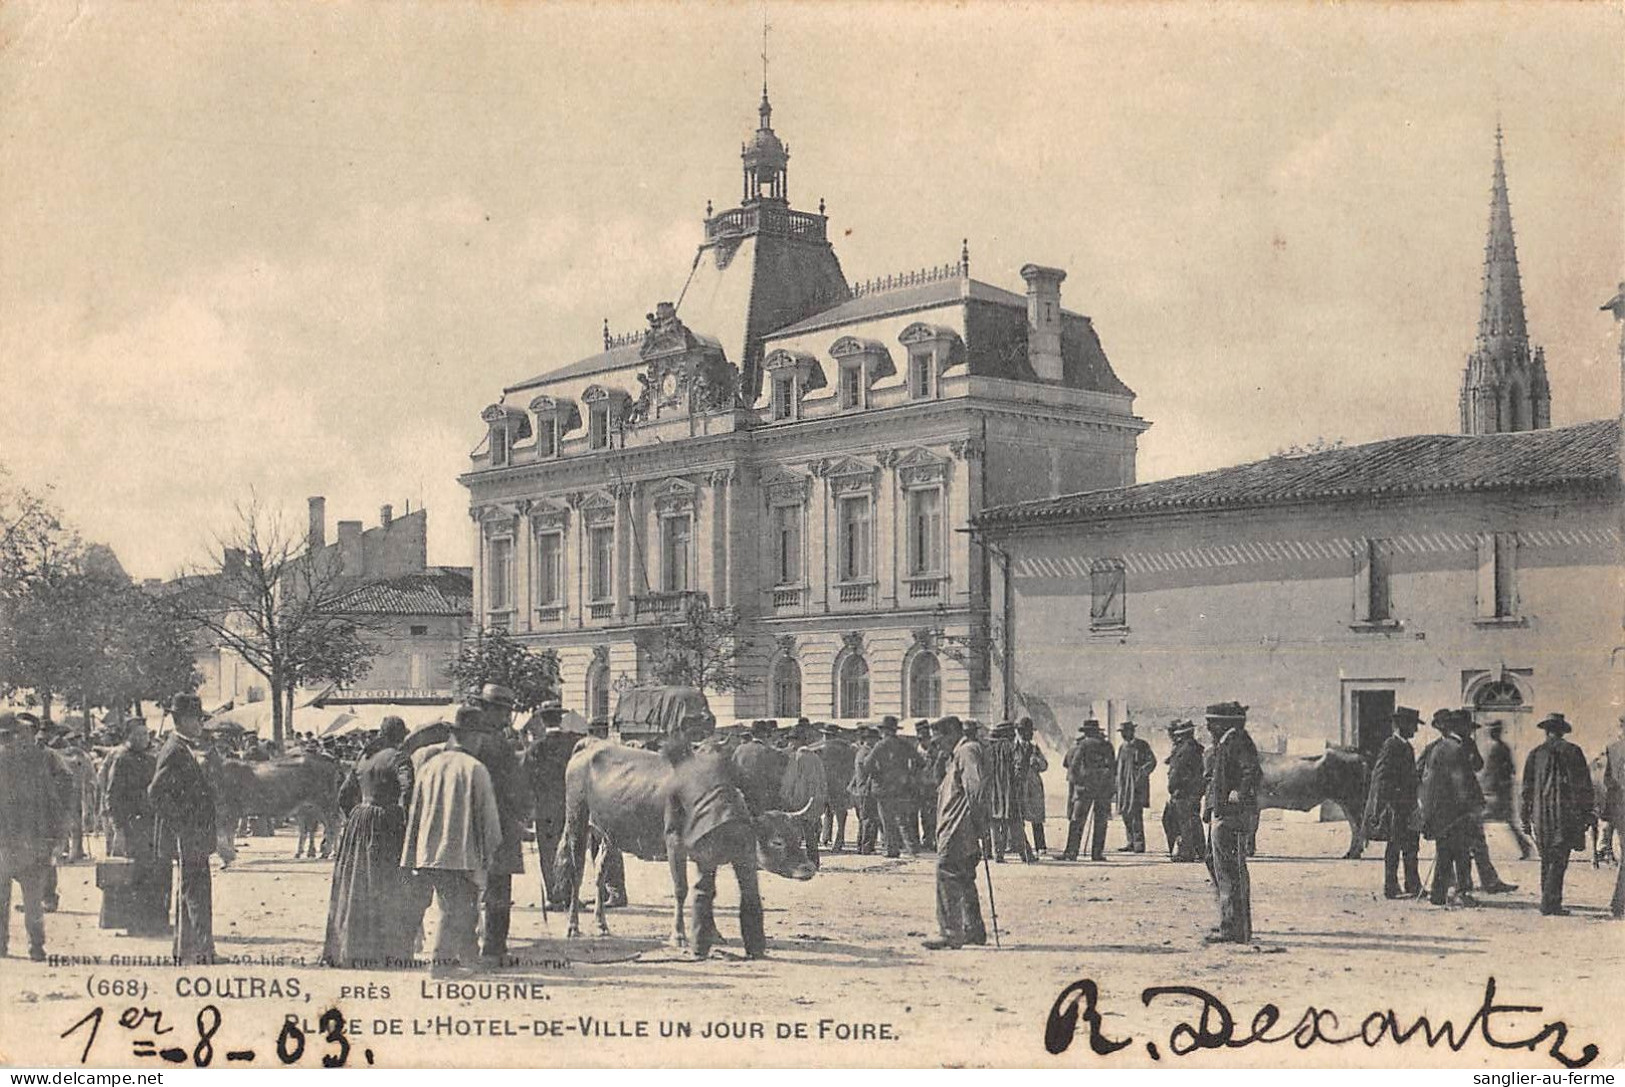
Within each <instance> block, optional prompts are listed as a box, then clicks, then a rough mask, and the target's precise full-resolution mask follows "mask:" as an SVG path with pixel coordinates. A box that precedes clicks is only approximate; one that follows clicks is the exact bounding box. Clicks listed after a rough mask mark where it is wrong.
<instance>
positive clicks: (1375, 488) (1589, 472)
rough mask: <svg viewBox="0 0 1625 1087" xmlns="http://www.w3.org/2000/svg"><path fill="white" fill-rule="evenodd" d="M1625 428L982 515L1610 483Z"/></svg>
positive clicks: (1372, 457)
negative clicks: (1620, 432) (1621, 432)
mask: <svg viewBox="0 0 1625 1087" xmlns="http://www.w3.org/2000/svg"><path fill="white" fill-rule="evenodd" d="M1619 430H1620V423H1619V420H1618V419H1617V418H1614V419H1601V420H1598V421H1596V422H1591V423H1580V424H1578V425H1576V426H1568V427H1562V428H1560V429H1556V430H1530V431H1522V432H1519V433H1507V434H1483V435H1465V434H1414V435H1410V436H1407V437H1404V438H1390V439H1387V440H1386V441H1380V442H1370V443H1368V444H1366V445H1356V446H1349V447H1347V448H1344V449H1328V450H1325V451H1323V452H1317V453H1308V454H1301V455H1294V454H1284V455H1280V456H1274V457H1270V458H1268V459H1267V460H1260V461H1254V462H1252V463H1251V464H1238V465H1234V466H1231V467H1229V468H1219V469H1217V470H1215V471H1212V472H1201V473H1198V474H1196V475H1189V476H1176V477H1174V478H1172V479H1162V480H1157V481H1156V482H1153V483H1141V484H1137V485H1135V486H1132V487H1112V488H1109V489H1107V490H1100V491H1085V492H1083V493H1080V494H1069V495H1061V496H1060V497H1058V498H1045V499H1039V500H1036V501H1031V502H1018V503H1015V504H1013V505H1008V506H995V507H992V508H989V509H986V510H983V511H982V512H981V513H980V514H979V515H978V516H977V517H976V518H975V523H976V524H977V525H978V526H980V527H984V528H996V527H1015V526H1020V525H1030V524H1068V523H1076V522H1079V521H1092V520H1105V519H1115V518H1122V517H1131V516H1135V515H1140V514H1147V515H1149V514H1156V513H1165V512H1174V511H1182V510H1220V509H1245V508H1256V507H1260V506H1275V505H1290V504H1294V503H1300V502H1310V501H1317V500H1335V499H1344V498H1362V497H1377V496H1399V495H1415V494H1431V493H1438V492H1474V491H1497V490H1525V489H1530V488H1536V487H1585V486H1602V485H1606V484H1608V483H1610V482H1612V481H1613V480H1615V479H1617V478H1618V473H1619V438H1620V434H1619Z"/></svg>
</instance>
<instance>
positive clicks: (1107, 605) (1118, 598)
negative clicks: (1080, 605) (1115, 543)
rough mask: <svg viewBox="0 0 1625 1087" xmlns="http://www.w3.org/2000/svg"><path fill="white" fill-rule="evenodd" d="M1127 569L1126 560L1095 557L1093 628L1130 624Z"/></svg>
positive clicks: (1119, 627) (1091, 579) (1091, 588)
mask: <svg viewBox="0 0 1625 1087" xmlns="http://www.w3.org/2000/svg"><path fill="white" fill-rule="evenodd" d="M1127 588H1128V586H1127V577H1126V571H1125V570H1124V568H1123V560H1122V559H1117V558H1109V559H1095V560H1093V561H1092V562H1090V563H1089V629H1090V630H1122V629H1123V628H1125V627H1126V626H1127V625H1128V608H1127V604H1126V602H1125V599H1124V598H1125V595H1126V591H1127Z"/></svg>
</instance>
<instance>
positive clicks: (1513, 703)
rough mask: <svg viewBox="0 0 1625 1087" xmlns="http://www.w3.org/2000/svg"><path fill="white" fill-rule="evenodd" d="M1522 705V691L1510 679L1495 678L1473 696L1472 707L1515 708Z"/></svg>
mask: <svg viewBox="0 0 1625 1087" xmlns="http://www.w3.org/2000/svg"><path fill="white" fill-rule="evenodd" d="M1522 706H1523V692H1522V691H1520V690H1518V686H1517V684H1515V683H1513V682H1512V681H1511V680H1506V679H1496V680H1491V681H1490V682H1488V683H1486V684H1484V686H1482V687H1480V688H1479V689H1478V693H1477V694H1475V695H1474V696H1473V708H1474V709H1476V710H1485V711H1490V712H1493V711H1497V710H1500V711H1505V710H1516V709H1520V708H1522Z"/></svg>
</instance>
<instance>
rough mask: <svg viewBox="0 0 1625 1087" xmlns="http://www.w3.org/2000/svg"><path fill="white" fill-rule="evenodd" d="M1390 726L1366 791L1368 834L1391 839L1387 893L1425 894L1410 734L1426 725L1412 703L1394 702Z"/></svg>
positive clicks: (1384, 884)
mask: <svg viewBox="0 0 1625 1087" xmlns="http://www.w3.org/2000/svg"><path fill="white" fill-rule="evenodd" d="M1389 727H1390V728H1391V729H1392V731H1391V732H1389V734H1388V735H1387V736H1386V737H1384V739H1383V741H1382V748H1381V750H1379V751H1378V752H1377V762H1376V765H1375V766H1373V767H1372V769H1371V786H1370V788H1369V789H1367V791H1366V804H1365V812H1364V813H1363V818H1364V826H1365V836H1366V837H1367V838H1368V839H1370V840H1371V841H1373V842H1386V843H1387V846H1386V848H1385V849H1384V850H1383V855H1382V866H1383V867H1382V871H1383V881H1382V893H1383V896H1384V897H1386V898H1399V897H1401V896H1404V897H1408V898H1415V897H1416V896H1417V895H1419V894H1421V893H1422V876H1421V874H1420V872H1419V871H1418V868H1417V862H1416V851H1417V845H1418V840H1419V831H1420V816H1419V813H1418V811H1417V787H1418V781H1417V776H1416V751H1415V749H1414V748H1412V747H1411V738H1412V737H1413V736H1415V735H1416V731H1417V729H1419V728H1421V727H1422V715H1421V714H1419V713H1417V712H1416V710H1414V709H1412V708H1411V707H1410V706H1396V707H1395V708H1394V713H1393V716H1392V717H1391V718H1389ZM1401 863H1403V864H1404V867H1405V885H1404V886H1403V887H1401V886H1400V883H1399V869H1400V865H1401Z"/></svg>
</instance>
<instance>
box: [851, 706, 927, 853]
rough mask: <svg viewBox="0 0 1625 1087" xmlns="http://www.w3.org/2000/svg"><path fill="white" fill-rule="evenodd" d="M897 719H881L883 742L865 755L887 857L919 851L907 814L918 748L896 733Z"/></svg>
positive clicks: (916, 768)
mask: <svg viewBox="0 0 1625 1087" xmlns="http://www.w3.org/2000/svg"><path fill="white" fill-rule="evenodd" d="M897 729H898V723H897V718H895V717H893V716H891V715H890V714H888V715H887V716H885V717H883V718H881V720H880V742H879V743H877V744H875V746H874V747H873V748H871V749H870V751H869V754H868V755H866V756H865V757H864V760H863V769H864V776H865V778H866V779H867V780H868V782H869V788H870V789H871V790H872V792H873V794H874V798H875V806H876V808H877V814H878V815H879V817H880V825H881V827H882V828H883V830H884V831H885V836H886V856H888V857H898V856H901V855H902V851H903V850H904V849H907V850H908V853H909V856H911V857H912V856H914V855H915V854H916V853H918V852H919V851H920V843H919V841H918V840H917V839H916V837H915V836H914V835H912V834H909V833H908V832H907V830H908V828H907V827H906V826H905V825H904V819H903V816H904V813H905V812H906V811H907V809H908V805H909V800H910V797H911V795H912V793H913V790H914V787H915V775H916V774H917V773H918V771H919V766H920V755H919V749H918V748H916V747H915V746H914V745H913V744H911V743H909V742H908V741H907V740H905V739H903V738H902V737H901V736H899V735H897Z"/></svg>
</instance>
